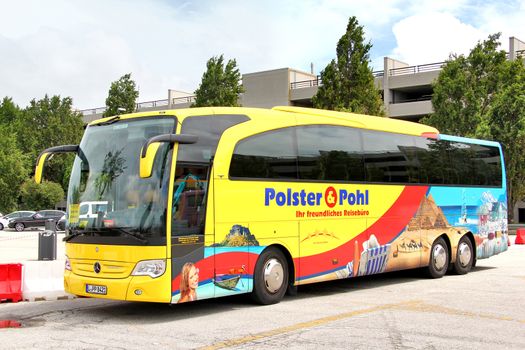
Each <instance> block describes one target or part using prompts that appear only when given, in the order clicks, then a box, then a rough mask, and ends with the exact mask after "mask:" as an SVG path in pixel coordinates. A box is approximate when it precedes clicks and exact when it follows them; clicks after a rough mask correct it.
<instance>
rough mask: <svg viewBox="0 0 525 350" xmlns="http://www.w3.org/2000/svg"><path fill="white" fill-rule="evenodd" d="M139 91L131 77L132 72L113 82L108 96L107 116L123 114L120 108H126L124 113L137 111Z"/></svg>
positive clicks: (105, 114)
mask: <svg viewBox="0 0 525 350" xmlns="http://www.w3.org/2000/svg"><path fill="white" fill-rule="evenodd" d="M138 98H139V91H138V90H137V86H136V84H135V82H134V81H133V80H132V79H131V73H128V74H125V75H123V76H122V77H120V79H119V80H117V81H114V82H112V83H111V87H110V88H109V92H108V97H107V98H106V111H105V112H104V116H105V117H110V116H113V115H117V114H121V113H122V112H121V111H119V108H123V109H124V113H132V112H134V111H135V107H136V105H137V99H138Z"/></svg>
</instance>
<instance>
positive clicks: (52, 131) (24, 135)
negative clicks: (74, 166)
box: [15, 95, 84, 188]
mask: <svg viewBox="0 0 525 350" xmlns="http://www.w3.org/2000/svg"><path fill="white" fill-rule="evenodd" d="M72 105H73V100H72V99H71V97H65V98H61V97H60V96H53V97H51V98H50V97H48V96H47V95H46V96H45V97H44V98H43V99H41V100H38V101H36V100H32V101H31V102H30V104H29V106H28V107H27V108H25V109H24V110H22V112H21V113H20V116H19V118H18V120H17V122H16V123H15V124H16V127H17V135H18V140H19V146H20V149H21V150H22V152H23V153H24V154H26V155H27V158H26V160H27V162H26V167H27V168H29V169H33V168H34V166H35V162H36V159H37V157H38V155H39V154H40V152H42V151H43V150H44V149H46V148H48V147H52V146H59V145H65V144H78V143H79V142H80V139H81V137H82V133H83V132H84V123H83V122H82V115H81V114H80V113H79V112H77V111H74V110H73V106H72ZM73 158H74V157H73V155H58V156H55V157H53V159H51V160H50V161H49V162H48V163H47V165H46V168H45V172H44V174H45V177H46V178H47V179H48V180H51V181H54V182H57V183H67V181H65V180H64V174H65V173H66V172H67V169H68V168H69V167H71V163H72V161H73ZM64 188H66V187H64Z"/></svg>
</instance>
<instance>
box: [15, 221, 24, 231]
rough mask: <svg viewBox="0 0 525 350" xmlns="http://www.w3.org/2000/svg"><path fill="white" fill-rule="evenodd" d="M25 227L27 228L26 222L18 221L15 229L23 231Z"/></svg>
mask: <svg viewBox="0 0 525 350" xmlns="http://www.w3.org/2000/svg"><path fill="white" fill-rule="evenodd" d="M25 228H26V227H25V226H24V224H23V223H21V222H17V223H16V224H15V230H16V232H22V231H24V229H25Z"/></svg>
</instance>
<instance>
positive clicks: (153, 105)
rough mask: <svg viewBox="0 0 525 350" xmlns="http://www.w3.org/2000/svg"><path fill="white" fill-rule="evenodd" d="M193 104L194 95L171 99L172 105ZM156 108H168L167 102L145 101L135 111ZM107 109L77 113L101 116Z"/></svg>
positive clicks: (92, 109) (99, 108) (137, 105)
mask: <svg viewBox="0 0 525 350" xmlns="http://www.w3.org/2000/svg"><path fill="white" fill-rule="evenodd" d="M193 102H195V95H192V96H184V97H175V98H173V99H171V103H172V105H176V104H182V103H193ZM157 107H169V100H168V99H164V100H155V101H146V102H139V103H137V104H136V106H135V110H136V111H141V110H143V109H146V108H157ZM106 109H107V107H98V108H90V109H83V110H80V111H79V112H80V113H82V115H83V116H88V115H94V114H102V113H104V112H105V111H106Z"/></svg>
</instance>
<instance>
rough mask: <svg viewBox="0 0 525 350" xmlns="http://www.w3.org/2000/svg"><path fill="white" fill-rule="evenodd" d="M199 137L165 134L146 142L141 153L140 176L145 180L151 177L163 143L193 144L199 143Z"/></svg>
mask: <svg viewBox="0 0 525 350" xmlns="http://www.w3.org/2000/svg"><path fill="white" fill-rule="evenodd" d="M198 139H199V138H198V137H197V136H195V135H189V134H163V135H158V136H154V137H152V138H150V139H149V140H147V141H146V143H145V144H144V146H142V150H141V152H140V169H139V176H140V177H141V178H142V179H144V178H148V177H150V176H151V172H152V171H153V163H154V162H155V156H156V155H157V151H158V150H159V147H160V144H161V143H179V144H191V143H196V142H197V141H198Z"/></svg>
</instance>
